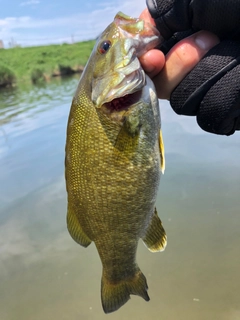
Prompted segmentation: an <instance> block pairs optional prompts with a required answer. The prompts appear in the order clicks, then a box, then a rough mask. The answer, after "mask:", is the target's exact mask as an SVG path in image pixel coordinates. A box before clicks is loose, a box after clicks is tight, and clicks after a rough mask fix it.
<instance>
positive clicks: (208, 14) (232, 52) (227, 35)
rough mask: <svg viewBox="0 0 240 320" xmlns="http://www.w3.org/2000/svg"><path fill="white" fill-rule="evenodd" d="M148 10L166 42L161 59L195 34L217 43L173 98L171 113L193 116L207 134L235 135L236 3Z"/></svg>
mask: <svg viewBox="0 0 240 320" xmlns="http://www.w3.org/2000/svg"><path fill="white" fill-rule="evenodd" d="M147 6H148V9H149V12H150V14H151V15H152V17H153V18H154V20H155V22H156V26H157V28H158V30H159V31H160V33H161V35H162V36H163V37H164V39H165V40H166V41H165V42H164V43H163V44H162V46H161V50H162V51H163V52H164V53H166V52H168V50H169V49H170V48H171V47H172V46H173V45H174V44H175V43H176V42H178V41H179V40H181V39H182V38H184V37H186V36H188V35H190V34H192V33H194V32H197V31H199V30H208V31H211V32H213V33H215V34H216V35H218V36H219V38H220V40H221V42H220V43H219V44H218V45H217V46H215V47H214V48H212V49H211V50H209V51H208V53H207V54H206V55H205V56H204V58H203V59H202V60H201V61H200V62H199V63H198V64H197V65H196V67H195V68H194V69H193V70H192V71H191V72H190V73H189V74H188V75H187V76H186V77H185V78H184V79H183V81H182V82H181V83H180V84H179V85H178V86H177V87H176V88H175V89H174V91H173V92H172V94H171V99H170V103H171V106H172V108H173V109H174V110H175V112H176V113H178V114H184V115H196V116H197V121H198V124H199V125H200V127H201V128H202V129H203V130H205V131H208V132H212V133H216V134H225V135H231V134H233V133H234V132H235V130H240V0H192V1H191V0H147Z"/></svg>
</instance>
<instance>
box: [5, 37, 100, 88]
mask: <svg viewBox="0 0 240 320" xmlns="http://www.w3.org/2000/svg"><path fill="white" fill-rule="evenodd" d="M94 44H95V40H90V41H84V42H79V43H75V44H63V45H49V46H41V47H27V48H12V49H1V50H0V86H4V85H11V84H13V83H18V82H19V81H28V82H29V81H31V82H33V83H37V82H39V81H46V80H50V78H51V77H53V76H59V75H68V74H71V73H74V72H79V71H80V70H81V69H82V68H83V66H84V65H85V64H86V62H87V60H88V58H89V55H90V53H91V51H92V49H93V46H94Z"/></svg>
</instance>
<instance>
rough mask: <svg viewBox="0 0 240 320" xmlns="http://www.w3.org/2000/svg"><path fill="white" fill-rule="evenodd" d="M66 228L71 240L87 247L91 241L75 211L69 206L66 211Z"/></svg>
mask: <svg viewBox="0 0 240 320" xmlns="http://www.w3.org/2000/svg"><path fill="white" fill-rule="evenodd" d="M67 228H68V231H69V233H70V235H71V237H72V238H73V240H74V241H76V242H77V243H78V244H80V245H81V246H83V247H87V246H89V245H90V243H91V242H92V241H91V240H90V239H89V237H88V236H87V235H86V234H85V232H84V231H83V229H82V227H81V225H80V223H79V220H78V218H77V216H76V214H75V212H74V211H72V210H71V209H70V208H69V207H68V212H67Z"/></svg>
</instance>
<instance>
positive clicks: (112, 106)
mask: <svg viewBox="0 0 240 320" xmlns="http://www.w3.org/2000/svg"><path fill="white" fill-rule="evenodd" d="M140 97H141V90H138V91H136V92H134V93H131V94H127V95H125V96H123V97H119V98H115V99H113V100H112V101H110V102H107V103H105V106H106V107H107V109H108V110H109V111H111V112H113V111H122V110H127V109H128V108H129V107H131V106H132V105H133V104H135V103H137V102H138V101H139V99H140Z"/></svg>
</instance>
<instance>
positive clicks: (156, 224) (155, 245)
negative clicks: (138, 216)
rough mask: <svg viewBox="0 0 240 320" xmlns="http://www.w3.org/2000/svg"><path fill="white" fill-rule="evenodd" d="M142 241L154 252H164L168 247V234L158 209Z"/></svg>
mask: <svg viewBox="0 0 240 320" xmlns="http://www.w3.org/2000/svg"><path fill="white" fill-rule="evenodd" d="M142 240H143V242H144V243H145V245H146V246H147V248H148V249H149V250H150V251H152V252H157V251H163V250H164V249H165V247H166V245H167V236H166V232H165V230H164V228H163V226H162V222H161V220H160V219H159V216H158V214H157V210H156V208H155V212H154V214H153V217H152V220H151V221H150V224H149V226H148V228H147V231H146V234H145V236H144V237H143V238H142Z"/></svg>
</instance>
